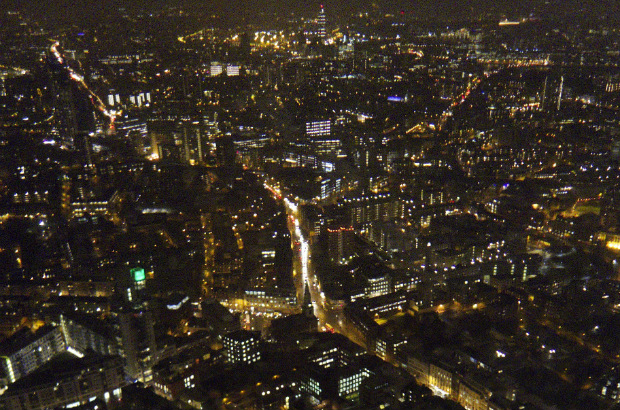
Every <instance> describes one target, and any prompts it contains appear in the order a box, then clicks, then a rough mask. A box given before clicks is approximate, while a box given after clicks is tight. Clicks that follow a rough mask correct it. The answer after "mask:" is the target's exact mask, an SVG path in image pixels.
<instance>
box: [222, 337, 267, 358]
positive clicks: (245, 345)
mask: <svg viewBox="0 0 620 410" xmlns="http://www.w3.org/2000/svg"><path fill="white" fill-rule="evenodd" d="M223 343H224V351H225V355H226V358H227V360H228V362H229V363H231V364H241V363H243V364H251V363H254V362H257V361H259V360H260V358H261V355H260V333H259V332H250V331H247V330H237V331H236V332H232V333H229V334H227V335H225V336H224V337H223Z"/></svg>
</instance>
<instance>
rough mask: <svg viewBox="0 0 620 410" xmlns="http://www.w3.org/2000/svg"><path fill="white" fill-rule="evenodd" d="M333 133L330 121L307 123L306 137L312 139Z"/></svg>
mask: <svg viewBox="0 0 620 410" xmlns="http://www.w3.org/2000/svg"><path fill="white" fill-rule="evenodd" d="M331 133H332V123H331V121H330V120H322V121H310V122H307V123H306V135H307V136H308V137H310V138H313V137H320V136H328V135H331Z"/></svg>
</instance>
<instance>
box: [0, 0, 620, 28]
mask: <svg viewBox="0 0 620 410" xmlns="http://www.w3.org/2000/svg"><path fill="white" fill-rule="evenodd" d="M321 4H323V5H324V6H325V12H326V14H327V15H328V16H330V17H331V18H332V19H334V18H337V17H338V16H340V17H348V16H349V15H351V14H352V13H356V12H360V11H371V10H373V9H374V10H376V11H377V12H379V13H383V14H399V13H401V12H403V13H404V14H406V15H409V16H411V15H414V17H417V18H419V19H444V18H445V19H448V18H452V19H453V18H454V15H455V14H456V15H458V16H460V17H463V18H464V19H467V18H470V17H472V16H476V15H482V14H489V13H490V14H495V15H498V16H499V15H501V14H505V16H506V17H508V18H510V17H519V16H524V14H526V13H530V12H539V13H540V14H541V16H542V17H549V13H551V12H554V13H565V12H569V13H571V14H577V15H578V14H584V16H586V15H588V16H590V17H596V16H599V17H600V18H611V19H619V18H620V4H619V2H617V1H614V0H602V1H597V0H585V1H579V0H524V1H515V0H498V1H489V0H472V1H466V2H465V1H462V0H416V1H406V0H389V1H372V0H363V1H355V2H339V1H333V0H328V1H321V0H316V1H310V2H306V1H301V0H294V1H285V0H267V1H252V0H235V1H200V0H177V1H171V0H83V1H81V2H79V3H77V4H76V3H74V2H73V1H72V0H25V1H20V0H6V9H7V10H11V9H16V10H20V11H25V12H27V13H28V14H30V15H33V16H40V17H42V18H45V19H48V20H52V21H53V20H59V21H61V22H62V21H73V22H74V23H77V24H79V22H80V21H81V20H83V19H87V20H91V19H94V20H97V19H99V18H101V16H102V15H104V14H105V15H111V14H113V13H115V12H117V11H118V10H119V9H121V8H126V9H128V11H131V10H132V9H134V11H136V9H144V10H146V11H149V12H156V11H157V10H161V9H162V8H163V7H165V6H168V7H182V8H184V9H186V10H187V11H189V12H191V11H193V10H195V11H196V12H201V13H207V14H208V13H213V14H216V15H217V16H218V17H219V18H221V19H223V20H224V21H227V22H228V23H231V24H235V22H237V23H241V22H245V23H246V24H256V23H261V22H262V21H261V20H263V19H267V21H269V19H268V18H267V16H272V15H273V14H278V13H282V14H283V16H284V15H287V14H290V13H294V14H295V15H296V16H303V17H311V16H313V15H315V14H316V12H318V10H319V7H320V5H321Z"/></svg>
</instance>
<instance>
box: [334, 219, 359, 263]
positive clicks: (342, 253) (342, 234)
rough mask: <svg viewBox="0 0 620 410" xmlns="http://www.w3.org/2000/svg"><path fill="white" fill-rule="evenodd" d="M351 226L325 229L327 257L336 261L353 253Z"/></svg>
mask: <svg viewBox="0 0 620 410" xmlns="http://www.w3.org/2000/svg"><path fill="white" fill-rule="evenodd" d="M354 236H355V230H354V229H353V227H348V228H347V227H339V228H328V229H327V243H328V247H329V249H328V252H329V257H330V258H331V259H332V260H333V261H336V262H341V261H343V260H344V259H347V258H348V257H349V256H351V255H352V254H353V238H354Z"/></svg>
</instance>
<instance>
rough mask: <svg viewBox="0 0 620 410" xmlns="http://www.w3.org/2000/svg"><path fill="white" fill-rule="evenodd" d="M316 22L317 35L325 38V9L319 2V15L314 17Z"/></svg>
mask: <svg viewBox="0 0 620 410" xmlns="http://www.w3.org/2000/svg"><path fill="white" fill-rule="evenodd" d="M316 23H317V26H318V30H317V31H318V34H319V37H320V38H322V39H325V37H327V17H326V16H325V9H324V8H323V5H322V4H321V10H320V11H319V15H318V17H317V19H316Z"/></svg>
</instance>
